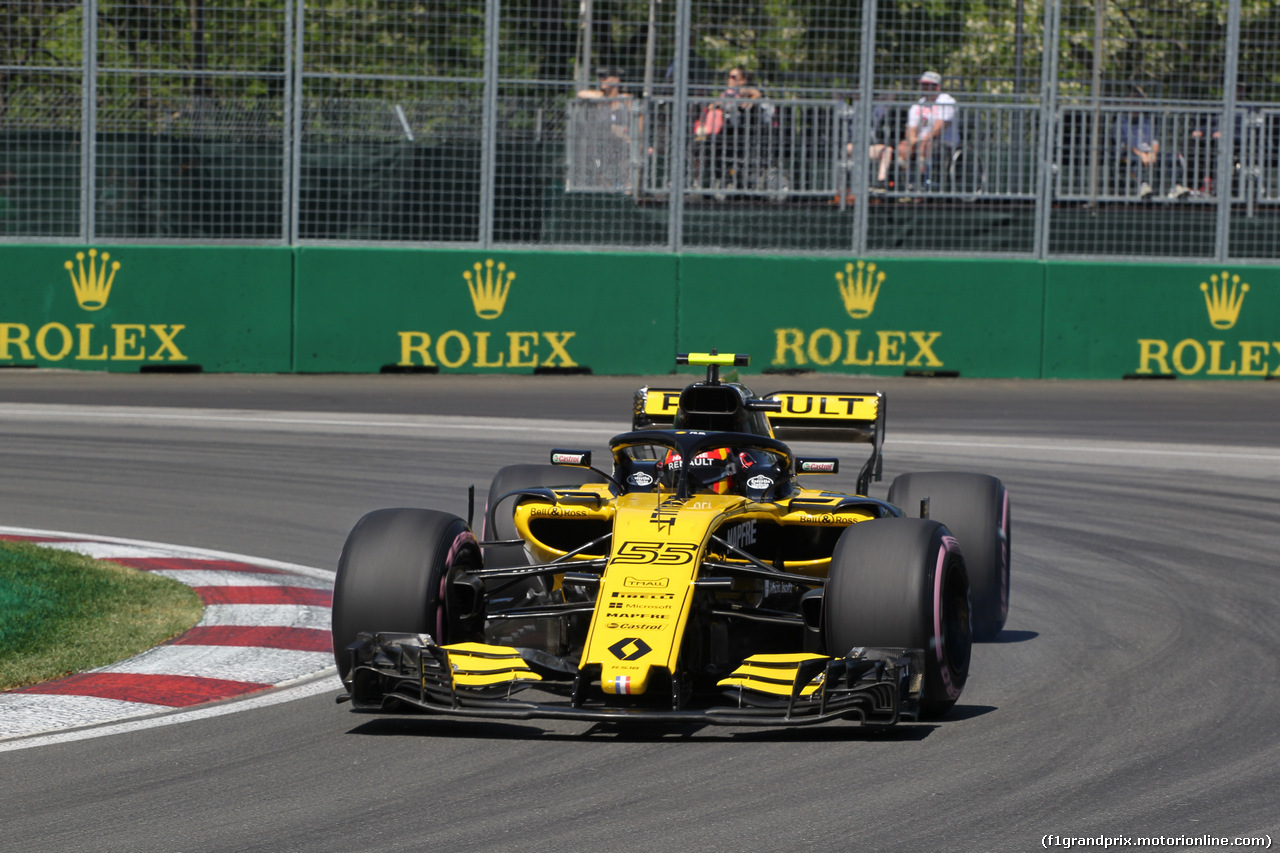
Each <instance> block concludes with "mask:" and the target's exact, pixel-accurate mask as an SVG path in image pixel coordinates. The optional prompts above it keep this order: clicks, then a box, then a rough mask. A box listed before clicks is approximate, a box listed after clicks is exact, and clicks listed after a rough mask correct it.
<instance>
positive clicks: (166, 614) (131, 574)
mask: <svg viewBox="0 0 1280 853" xmlns="http://www.w3.org/2000/svg"><path fill="white" fill-rule="evenodd" d="M202 612H203V604H202V603H201V601H200V597H199V596H197V595H196V594H195V592H194V591H193V590H191V589H190V588H189V587H186V586H184V585H182V584H180V583H178V582H177V581H174V580H170V579H169V578H166V577H162V576H159V575H153V574H149V573H147V572H140V571H138V570H136V569H131V568H128V567H126V566H121V565H118V564H116V563H109V562H105V561H101V560H94V559H91V558H89V557H85V556H84V555H82V554H74V553H71V552H69V551H57V550H53V549H50V548H40V547H37V546H35V545H30V544H27V543H25V542H0V690H11V689H13V688H15V687H25V686H27V685H30V684H38V683H40V682H42V681H48V680H50V679H53V678H59V677H61V676H64V675H70V674H72V673H75V672H83V671H85V670H88V669H94V668H95V667H99V666H106V665H107V664H109V663H114V662H115V661H118V660H123V659H125V658H127V657H130V656H132V655H135V654H137V653H139V652H142V651H145V650H146V649H149V648H151V647H152V646H156V645H158V644H160V643H163V642H164V641H165V640H169V639H172V638H173V637H176V636H178V635H179V634H181V633H182V632H183V631H186V630H187V629H188V628H190V627H191V626H192V625H194V624H195V623H196V622H198V621H199V620H200V614H201V613H202Z"/></svg>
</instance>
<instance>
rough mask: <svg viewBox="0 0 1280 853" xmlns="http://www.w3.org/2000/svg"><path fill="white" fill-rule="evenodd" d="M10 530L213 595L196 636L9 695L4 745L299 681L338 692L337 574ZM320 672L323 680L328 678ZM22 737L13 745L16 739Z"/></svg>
mask: <svg viewBox="0 0 1280 853" xmlns="http://www.w3.org/2000/svg"><path fill="white" fill-rule="evenodd" d="M0 539H4V540H11V541H15V540H16V541H23V542H32V543H34V544H37V545H41V546H43V547H46V548H58V549H62V550H66V551H76V552H79V553H81V554H86V555H88V556H90V557H94V558H97V559H105V560H111V561H113V562H116V563H121V564H123V565H126V566H131V567H133V568H136V569H140V570H142V571H147V572H154V573H156V574H160V575H164V576H165V577H168V578H172V579H173V580H176V581H178V582H180V583H184V584H186V585H187V586H189V587H191V588H192V589H194V590H195V591H196V593H197V594H198V595H199V596H200V599H201V600H202V601H203V602H204V605H205V607H204V615H203V616H202V617H201V619H200V622H199V623H198V624H196V626H195V627H193V628H192V629H191V630H189V631H187V632H186V633H185V634H182V635H181V636H179V637H177V638H175V639H173V640H171V641H169V642H168V643H166V644H164V645H162V646H157V647H156V648H153V649H150V650H149V651H146V652H143V653H142V654H140V655H137V656H135V657H132V658H129V659H128V660H123V661H119V662H117V663H113V664H111V665H109V666H105V667H102V668H100V669H94V670H90V671H89V672H82V673H78V674H76V675H70V676H67V677H65V678H60V679H57V680H56V681H49V682H46V683H43V684H37V685H33V686H31V687H23V688H19V689H17V690H12V691H8V692H5V693H0V750H3V749H4V748H5V747H6V746H15V745H19V744H23V745H25V744H24V742H23V740H24V739H26V738H29V737H31V736H32V735H39V734H47V733H58V732H68V731H71V730H79V729H84V728H85V727H90V726H101V725H102V724H105V723H115V722H119V721H124V720H129V719H131V718H146V717H155V716H157V715H169V714H173V713H174V712H175V711H180V710H186V709H197V708H203V707H207V706H209V705H211V704H214V703H220V702H223V701H224V700H228V699H235V698H239V697H244V696H247V695H249V694H256V693H262V692H263V691H269V690H271V689H272V688H279V687H284V686H288V685H291V684H296V683H299V682H311V683H312V684H314V685H315V689H311V690H307V691H305V692H306V693H312V692H318V691H319V690H326V691H328V690H336V689H337V688H338V684H337V681H336V678H319V677H320V676H324V675H326V674H333V673H335V672H336V670H335V668H334V665H333V651H332V643H331V639H330V632H329V612H330V605H331V604H332V600H333V572H331V571H325V570H323V569H313V568H309V567H307V566H298V565H293V564H290V563H281V562H277V561H273V560H260V559H256V558H253V557H246V556H243V555H240V554H228V553H223V552H217V551H206V550H200V549H193V548H182V547H179V546H174V545H165V544H161V543H156V542H141V541H137V540H131V539H116V538H109V537H99V536H90V535H80V534H75V533H62V532H57V531H48V530H31V529H26V528H15V527H0ZM317 679H318V680H317ZM15 739H16V743H11V742H13V741H15Z"/></svg>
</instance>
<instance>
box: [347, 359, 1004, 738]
mask: <svg viewBox="0 0 1280 853" xmlns="http://www.w3.org/2000/svg"><path fill="white" fill-rule="evenodd" d="M677 360H678V363H681V364H691V365H705V366H706V367H707V376H706V379H705V381H702V382H695V383H693V384H691V385H689V386H688V387H686V388H683V389H655V388H641V389H640V390H639V391H637V392H636V397H635V406H634V411H633V427H634V429H633V431H631V432H627V433H623V434H621V435H618V436H615V437H614V438H612V439H610V441H609V451H610V454H611V459H610V463H609V465H607V466H604V467H600V468H598V467H596V466H595V465H594V464H593V461H592V453H591V452H590V451H588V450H568V449H558V450H552V451H551V454H550V464H549V465H513V466H509V467H507V468H503V469H502V470H500V471H499V472H498V474H497V476H495V477H494V479H493V484H492V486H491V488H490V490H489V496H488V500H487V502H486V506H485V514H484V526H483V528H482V530H483V535H482V537H481V538H480V539H477V538H476V536H475V535H474V534H473V532H472V528H471V525H470V523H469V521H465V520H463V519H462V518H460V517H457V516H454V515H450V514H448V513H442V512H436V511H432V510H426V509H382V510H376V511H374V512H371V513H369V514H368V515H366V516H365V517H364V518H362V519H361V520H360V521H359V523H358V524H356V526H355V528H354V529H353V530H352V531H351V534H350V535H349V536H348V538H347V541H346V545H345V546H344V548H343V551H342V557H341V560H340V562H339V566H338V573H337V579H336V582H335V586H334V594H333V647H334V653H335V658H336V661H337V665H338V670H339V674H340V675H341V677H342V681H343V684H344V686H345V687H346V688H347V691H348V692H347V693H346V694H345V695H343V696H341V697H339V701H347V700H349V701H350V702H351V703H352V706H353V709H354V710H356V711H360V712H366V713H379V714H386V713H432V714H443V715H459V716H470V717H489V718H508V719H510V718H515V719H530V718H549V719H556V718H558V719H575V720H586V721H596V722H627V721H668V722H678V723H702V724H720V725H797V724H807V723H817V722H822V721H825V720H830V719H835V718H848V719H854V720H857V721H860V722H862V723H866V724H878V725H887V724H892V723H895V722H897V721H899V720H902V719H908V720H914V719H921V718H935V717H938V716H940V715H942V714H944V713H946V711H947V710H948V709H949V708H951V706H952V705H953V704H954V703H955V702H956V700H957V699H958V698H959V696H960V692H961V690H962V689H963V688H964V685H965V680H966V678H967V677H968V674H969V658H970V647H971V643H972V640H973V638H974V637H975V636H976V637H978V638H982V637H989V636H992V635H994V634H996V633H998V632H999V631H1000V629H1001V627H1002V626H1003V625H1004V622H1005V617H1006V614H1007V611H1008V600H1009V544H1010V516H1009V498H1008V493H1007V492H1006V490H1005V488H1004V486H1003V485H1002V484H1001V483H1000V481H999V480H997V479H995V478H994V477H989V476H986V475H981V474H959V473H924V474H904V475H902V476H900V477H898V478H897V479H896V480H895V481H894V482H893V485H892V488H891V489H890V491H889V500H888V501H884V500H877V499H875V498H871V497H868V496H867V491H868V488H869V485H870V482H871V481H872V479H876V480H879V478H880V471H881V448H882V444H883V440H884V424H885V399H884V396H883V395H882V394H880V393H878V392H877V393H867V394H844V393H840V394H827V393H809V392H786V391H784V392H778V393H774V394H767V395H764V396H762V397H756V396H754V395H753V394H752V393H751V391H750V390H749V389H747V388H746V387H745V386H744V385H742V384H740V383H738V382H733V381H721V378H720V368H721V367H729V366H742V365H745V364H747V363H748V360H747V357H746V356H735V355H717V354H715V352H714V351H713V352H712V353H710V354H689V355H681V356H678V358H677ZM797 436H799V437H807V438H816V439H820V440H830V439H840V440H853V441H859V442H865V443H867V444H869V445H870V446H871V455H870V458H869V459H867V461H866V463H865V464H864V465H863V466H862V468H861V470H860V473H859V475H858V483H857V493H856V494H844V493H840V492H834V491H826V490H823V489H816V488H809V487H807V485H801V478H807V477H808V476H809V475H820V474H834V473H837V472H838V470H839V466H840V462H839V460H838V459H835V458H827V457H802V456H797V455H796V454H794V453H793V452H792V450H791V449H790V448H789V447H788V445H786V444H785V443H783V441H782V440H781V439H782V438H794V437H797ZM606 468H607V469H608V470H606ZM909 515H918V516H919V517H908V516H909Z"/></svg>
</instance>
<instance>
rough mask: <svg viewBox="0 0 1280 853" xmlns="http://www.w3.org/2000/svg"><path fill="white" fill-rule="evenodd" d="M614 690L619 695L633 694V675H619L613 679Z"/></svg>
mask: <svg viewBox="0 0 1280 853" xmlns="http://www.w3.org/2000/svg"><path fill="white" fill-rule="evenodd" d="M613 692H614V693H615V694H617V695H619V696H630V695H631V676H629V675H618V676H614V679H613Z"/></svg>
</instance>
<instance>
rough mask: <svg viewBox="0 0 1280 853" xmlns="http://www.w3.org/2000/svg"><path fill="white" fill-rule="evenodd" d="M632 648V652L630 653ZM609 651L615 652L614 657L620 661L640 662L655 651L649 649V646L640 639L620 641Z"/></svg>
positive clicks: (630, 638)
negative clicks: (639, 660)
mask: <svg viewBox="0 0 1280 853" xmlns="http://www.w3.org/2000/svg"><path fill="white" fill-rule="evenodd" d="M628 648H630V651H628ZM609 651H611V652H613V656H614V657H615V658H617V659H618V660H638V659H640V658H642V657H644V656H645V655H647V654H649V652H651V651H653V649H651V648H649V644H648V643H646V642H645V641H644V640H642V639H640V638H639V637H628V638H627V639H625V640H619V641H618V642H616V643H614V644H613V645H612V646H610V647H609Z"/></svg>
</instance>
